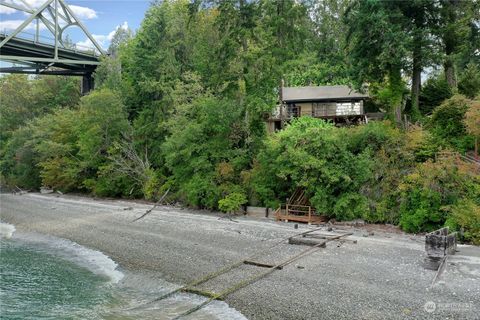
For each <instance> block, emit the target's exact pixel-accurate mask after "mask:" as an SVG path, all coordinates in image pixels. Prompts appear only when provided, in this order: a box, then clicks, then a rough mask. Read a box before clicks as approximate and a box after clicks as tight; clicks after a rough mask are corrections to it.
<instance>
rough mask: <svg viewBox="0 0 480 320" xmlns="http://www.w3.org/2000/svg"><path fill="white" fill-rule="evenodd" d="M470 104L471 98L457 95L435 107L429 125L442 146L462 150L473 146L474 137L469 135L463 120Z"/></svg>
mask: <svg viewBox="0 0 480 320" xmlns="http://www.w3.org/2000/svg"><path fill="white" fill-rule="evenodd" d="M470 104H471V100H469V99H467V98H465V97H464V96H461V95H455V96H453V97H452V98H450V99H448V100H445V101H444V102H443V103H442V104H441V105H440V106H438V107H437V108H435V110H434V111H433V113H432V117H431V118H430V121H429V123H428V126H429V130H430V131H431V132H432V134H433V136H434V137H435V139H436V140H437V141H438V144H439V145H440V146H443V147H452V148H454V149H456V150H458V151H462V152H463V151H466V150H469V149H472V148H473V137H472V136H469V135H467V132H466V127H465V123H464V121H463V119H464V117H465V113H466V111H467V110H468V107H469V105H470Z"/></svg>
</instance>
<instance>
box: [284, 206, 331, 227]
mask: <svg viewBox="0 0 480 320" xmlns="http://www.w3.org/2000/svg"><path fill="white" fill-rule="evenodd" d="M275 220H277V221H285V222H288V221H295V222H304V223H308V224H318V223H322V222H325V221H326V218H325V217H323V216H319V215H317V214H316V213H315V209H313V208H312V207H311V206H303V205H291V204H287V205H285V208H282V206H280V207H279V208H278V209H277V210H276V211H275Z"/></svg>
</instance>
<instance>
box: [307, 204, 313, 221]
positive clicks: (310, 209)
mask: <svg viewBox="0 0 480 320" xmlns="http://www.w3.org/2000/svg"><path fill="white" fill-rule="evenodd" d="M311 218H312V207H310V206H309V207H308V224H310V223H312V220H311Z"/></svg>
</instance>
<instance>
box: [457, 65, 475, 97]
mask: <svg viewBox="0 0 480 320" xmlns="http://www.w3.org/2000/svg"><path fill="white" fill-rule="evenodd" d="M458 91H459V92H460V93H461V94H463V95H465V96H466V97H468V98H470V99H473V98H475V97H476V96H477V95H479V94H480V68H479V67H478V65H477V64H474V63H470V64H469V65H468V66H467V68H466V69H465V70H463V72H462V74H461V75H460V79H459V81H458Z"/></svg>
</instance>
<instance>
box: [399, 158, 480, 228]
mask: <svg viewBox="0 0 480 320" xmlns="http://www.w3.org/2000/svg"><path fill="white" fill-rule="evenodd" d="M453 161H454V160H453V159H447V160H442V161H439V162H436V163H434V162H431V161H427V162H425V163H421V164H419V165H417V167H416V168H415V171H413V172H412V173H411V174H409V175H407V176H405V178H404V179H403V181H402V184H401V185H400V196H401V200H400V201H401V205H400V215H401V218H400V226H401V227H402V229H404V230H405V231H407V232H421V231H432V230H434V229H438V228H439V227H441V226H443V225H444V223H445V221H446V220H447V218H448V217H449V214H450V212H452V207H454V206H455V205H457V203H459V201H461V200H462V199H470V200H473V201H476V202H478V201H479V200H480V187H479V186H480V176H479V175H477V174H475V173H474V172H475V167H474V166H475V165H474V164H468V163H461V164H460V165H454V163H453Z"/></svg>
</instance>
